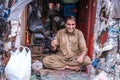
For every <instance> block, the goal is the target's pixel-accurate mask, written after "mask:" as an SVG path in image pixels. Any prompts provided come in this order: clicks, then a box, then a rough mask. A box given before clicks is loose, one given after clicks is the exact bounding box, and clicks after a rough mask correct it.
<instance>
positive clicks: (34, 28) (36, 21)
mask: <svg viewBox="0 0 120 80" xmlns="http://www.w3.org/2000/svg"><path fill="white" fill-rule="evenodd" d="M28 28H29V30H30V32H32V33H33V32H35V33H43V32H44V27H43V24H42V22H41V19H40V17H38V14H37V10H36V9H35V8H33V10H32V13H31V14H30V17H29V18H28Z"/></svg>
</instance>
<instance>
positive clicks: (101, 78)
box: [93, 71, 108, 80]
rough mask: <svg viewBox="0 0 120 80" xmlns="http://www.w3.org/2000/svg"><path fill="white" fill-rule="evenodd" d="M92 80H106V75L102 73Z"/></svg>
mask: <svg viewBox="0 0 120 80" xmlns="http://www.w3.org/2000/svg"><path fill="white" fill-rule="evenodd" d="M93 80H108V78H107V73H106V72H105V71H102V72H100V73H99V74H98V75H97V76H96V77H95V78H94V79H93Z"/></svg>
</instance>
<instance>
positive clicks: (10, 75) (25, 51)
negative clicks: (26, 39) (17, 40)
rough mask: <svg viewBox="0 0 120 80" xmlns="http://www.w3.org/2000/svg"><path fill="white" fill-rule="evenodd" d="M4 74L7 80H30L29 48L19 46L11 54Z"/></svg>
mask: <svg viewBox="0 0 120 80" xmlns="http://www.w3.org/2000/svg"><path fill="white" fill-rule="evenodd" d="M5 74H6V77H7V79H8V80H30V76H31V51H30V49H29V48H27V47H23V46H20V47H19V48H17V50H16V51H15V52H11V57H10V59H9V61H8V63H7V65H6V67H5Z"/></svg>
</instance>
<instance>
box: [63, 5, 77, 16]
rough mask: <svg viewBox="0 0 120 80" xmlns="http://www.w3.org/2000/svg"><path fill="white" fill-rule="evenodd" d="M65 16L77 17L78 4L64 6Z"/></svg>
mask: <svg viewBox="0 0 120 80" xmlns="http://www.w3.org/2000/svg"><path fill="white" fill-rule="evenodd" d="M63 8H64V16H65V17H67V16H76V15H77V6H76V4H66V5H64V7H63Z"/></svg>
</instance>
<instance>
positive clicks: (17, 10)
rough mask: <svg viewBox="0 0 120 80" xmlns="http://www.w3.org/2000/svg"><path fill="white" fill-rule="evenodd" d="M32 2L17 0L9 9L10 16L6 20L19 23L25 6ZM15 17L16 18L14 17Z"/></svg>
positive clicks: (29, 0)
mask: <svg viewBox="0 0 120 80" xmlns="http://www.w3.org/2000/svg"><path fill="white" fill-rule="evenodd" d="M31 1H32V0H18V1H17V2H16V3H15V4H14V5H13V6H12V7H11V8H10V11H11V13H10V16H9V17H8V20H10V21H11V20H13V21H18V22H20V23H21V15H22V12H23V10H24V9H25V6H26V5H27V4H28V3H30V2H31ZM15 15H17V16H15Z"/></svg>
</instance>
